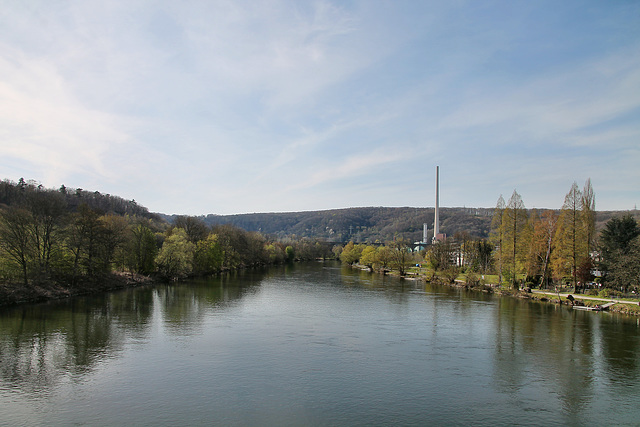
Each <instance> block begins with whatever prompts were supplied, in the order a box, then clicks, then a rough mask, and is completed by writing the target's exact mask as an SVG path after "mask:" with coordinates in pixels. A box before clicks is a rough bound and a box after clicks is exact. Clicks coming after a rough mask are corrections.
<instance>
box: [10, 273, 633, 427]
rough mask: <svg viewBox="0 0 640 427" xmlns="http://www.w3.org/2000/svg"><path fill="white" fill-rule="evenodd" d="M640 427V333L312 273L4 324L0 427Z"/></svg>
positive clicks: (263, 277) (155, 293)
mask: <svg viewBox="0 0 640 427" xmlns="http://www.w3.org/2000/svg"><path fill="white" fill-rule="evenodd" d="M470 424H472V425H487V426H488V425H639V424H640V325H639V324H638V319H636V318H633V317H624V316H618V315H614V314H610V313H592V312H578V311H571V310H569V309H567V308H565V307H557V306H553V305H545V304H541V303H535V302H527V301H519V300H515V299H511V298H498V297H494V296H491V295H486V294H482V293H473V292H466V291H463V290H459V289H452V288H447V287H437V286H430V285H425V284H423V283H420V282H415V281H408V280H404V281H402V280H400V279H397V278H393V277H382V276H378V275H372V274H369V273H365V272H359V271H353V270H350V269H344V268H342V267H341V266H340V265H339V264H336V263H310V264H296V265H292V266H286V267H279V268H272V269H269V270H264V271H259V272H257V271H249V272H242V273H237V274H233V275H227V276H223V277H218V278H214V279H210V280H202V281H197V282H190V283H179V284H170V285H162V286H155V287H147V288H137V289H129V290H124V291H120V292H114V293H109V294H105V295H99V296H91V297H83V298H75V299H71V300H66V301H58V302H53V303H48V304H38V305H29V306H23V307H17V308H11V309H7V308H3V309H2V311H1V312H0V425H99V426H114V425H149V426H163V425H220V426H252V425H255V426H258V425H260V426H264V425H274V426H307V425H312V426H313V425H319V426H325V425H330V426H358V425H362V426H365V425H366V426H371V425H380V426H388V425H470Z"/></svg>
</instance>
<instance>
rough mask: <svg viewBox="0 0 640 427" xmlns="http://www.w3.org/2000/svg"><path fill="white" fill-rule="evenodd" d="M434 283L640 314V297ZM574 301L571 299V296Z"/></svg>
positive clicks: (407, 277)
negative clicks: (631, 298)
mask: <svg viewBox="0 0 640 427" xmlns="http://www.w3.org/2000/svg"><path fill="white" fill-rule="evenodd" d="M353 267H354V268H357V269H361V270H365V271H370V272H371V273H375V271H372V270H371V269H370V268H369V267H367V266H364V265H359V264H355V265H353ZM380 274H391V275H394V276H399V275H398V274H397V272H389V271H385V272H384V273H380ZM399 277H401V278H403V279H405V280H418V281H422V282H425V283H432V282H431V281H430V280H428V278H427V277H426V276H424V275H419V274H415V273H413V274H411V273H409V274H406V275H404V276H399ZM433 283H434V284H438V285H443V286H451V287H456V288H464V289H467V290H473V291H477V292H487V293H494V294H496V295H500V296H506V297H512V298H520V299H529V300H532V301H538V302H541V303H547V304H556V305H567V306H573V305H584V306H586V307H593V306H596V305H602V304H605V303H608V302H613V303H614V305H613V306H611V307H609V308H608V309H607V311H610V312H612V313H621V314H627V315H631V316H640V299H639V300H635V301H632V300H621V299H618V298H606V297H598V296H594V295H583V294H574V293H570V292H560V293H556V292H553V291H550V290H544V289H531V291H530V292H529V291H527V290H515V289H512V288H509V287H506V286H500V285H498V284H490V283H486V284H482V285H479V286H470V285H467V283H466V282H464V281H462V280H456V281H455V282H454V283H446V282H445V281H441V280H439V281H437V282H433ZM569 297H571V298H573V300H574V301H571V298H569Z"/></svg>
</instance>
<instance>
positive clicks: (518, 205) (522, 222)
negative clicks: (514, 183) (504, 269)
mask: <svg viewBox="0 0 640 427" xmlns="http://www.w3.org/2000/svg"><path fill="white" fill-rule="evenodd" d="M503 217H504V219H503V225H504V242H505V244H506V246H507V250H506V251H505V252H504V256H505V257H506V259H505V261H507V263H506V264H507V265H508V266H509V273H510V278H511V284H512V286H513V287H514V288H517V286H518V282H517V275H518V273H519V272H521V270H522V268H521V266H522V265H523V261H524V258H525V257H526V251H525V248H526V245H525V243H526V241H525V237H526V233H527V231H528V230H527V227H528V215H527V211H526V209H525V207H524V202H523V201H522V197H520V194H518V192H517V191H516V190H513V194H512V195H511V198H510V199H509V202H508V203H507V207H506V208H505V210H504V214H503Z"/></svg>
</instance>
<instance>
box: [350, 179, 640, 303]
mask: <svg viewBox="0 0 640 427" xmlns="http://www.w3.org/2000/svg"><path fill="white" fill-rule="evenodd" d="M639 236H640V226H639V225H638V222H637V221H636V220H635V218H634V217H633V216H631V215H630V214H626V215H622V216H617V217H613V218H611V219H609V220H608V221H607V222H606V224H604V227H603V228H602V229H601V230H600V232H599V233H598V232H597V231H596V210H595V193H594V191H593V187H592V185H591V180H590V179H589V180H587V181H586V183H585V184H584V187H583V188H582V189H581V188H580V187H579V186H578V185H577V183H575V182H574V183H573V185H572V186H571V188H570V190H569V192H568V193H567V194H566V196H565V199H564V203H563V205H562V208H561V209H560V210H551V209H544V210H537V209H532V210H527V209H526V208H525V205H524V202H523V200H522V197H521V196H520V194H518V192H517V191H515V190H514V192H513V194H512V195H511V197H510V199H509V200H508V201H507V202H505V200H504V198H503V197H502V196H500V197H499V198H498V202H497V204H496V207H495V209H494V211H493V215H492V218H491V227H490V233H489V236H488V238H478V237H477V236H473V235H471V234H470V233H468V232H466V231H459V232H457V233H455V234H454V235H453V236H452V237H449V238H446V239H445V240H443V241H439V242H436V243H435V244H432V245H430V246H429V247H428V249H426V250H422V251H415V250H414V248H413V245H412V244H411V243H410V242H409V241H407V240H405V239H401V238H400V239H396V240H394V241H391V242H389V243H387V244H386V245H384V246H379V245H378V246H374V245H366V244H355V243H353V242H350V243H349V244H347V245H345V246H344V247H343V248H341V250H340V253H339V257H340V259H341V260H342V261H343V262H344V263H346V264H355V263H358V264H361V265H365V266H367V267H369V268H370V269H372V270H386V269H392V270H397V271H398V272H399V273H400V274H405V272H406V271H407V269H408V268H409V267H410V266H412V265H415V264H420V265H423V264H424V265H426V266H427V267H428V268H429V270H430V272H431V274H432V275H433V278H435V279H442V280H445V281H449V282H453V281H454V280H455V279H456V278H457V277H458V275H459V274H460V273H465V277H466V281H467V282H468V283H471V284H478V283H480V277H482V275H487V274H494V275H496V276H497V280H496V281H497V282H498V283H500V284H510V285H511V286H513V287H514V288H518V287H519V286H521V285H522V284H527V285H529V286H540V287H550V286H555V285H570V286H572V287H573V291H574V292H578V291H580V290H584V289H586V287H587V286H588V285H589V284H591V283H594V281H595V282H597V283H598V285H599V286H600V287H601V286H604V287H609V288H615V289H616V290H617V291H621V292H628V291H631V290H634V291H635V292H636V293H637V292H638V291H639V290H640V237H639ZM401 255H402V256H401Z"/></svg>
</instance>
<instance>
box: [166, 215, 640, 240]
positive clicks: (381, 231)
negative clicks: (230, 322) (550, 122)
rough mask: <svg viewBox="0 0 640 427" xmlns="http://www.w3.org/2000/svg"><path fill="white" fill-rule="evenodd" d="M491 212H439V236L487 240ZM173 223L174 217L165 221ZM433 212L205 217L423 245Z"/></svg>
mask: <svg viewBox="0 0 640 427" xmlns="http://www.w3.org/2000/svg"><path fill="white" fill-rule="evenodd" d="M493 210H494V209H493V208H440V230H441V232H442V233H446V234H447V235H449V236H454V235H455V234H456V233H458V232H466V233H468V234H469V235H470V236H472V237H475V238H488V237H489V231H490V228H491V216H492V214H493ZM628 213H631V214H632V215H634V216H635V217H636V219H638V218H640V215H639V213H638V211H601V212H597V220H596V228H597V230H600V229H602V227H604V224H605V223H606V222H607V221H609V220H610V219H611V218H613V217H615V216H620V215H623V214H628ZM161 216H162V217H163V218H164V219H166V220H167V221H168V222H173V220H174V219H175V217H176V215H161ZM433 217H434V208H411V207H401V208H385V207H365V208H345V209H334V210H326V211H309V212H285V213H253V214H240V215H212V214H210V215H202V216H199V217H198V218H200V219H201V220H203V221H204V222H205V223H206V224H207V225H217V224H232V225H234V226H236V227H240V228H242V229H245V230H247V231H259V232H261V233H263V234H266V235H270V236H273V237H277V238H286V237H291V236H296V237H308V238H314V239H320V240H325V241H329V242H348V241H350V240H352V241H354V242H357V243H374V242H376V241H378V242H386V241H389V240H393V238H394V237H402V238H405V239H408V240H410V241H419V240H422V224H424V223H426V224H428V227H429V239H430V238H431V237H432V236H433Z"/></svg>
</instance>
